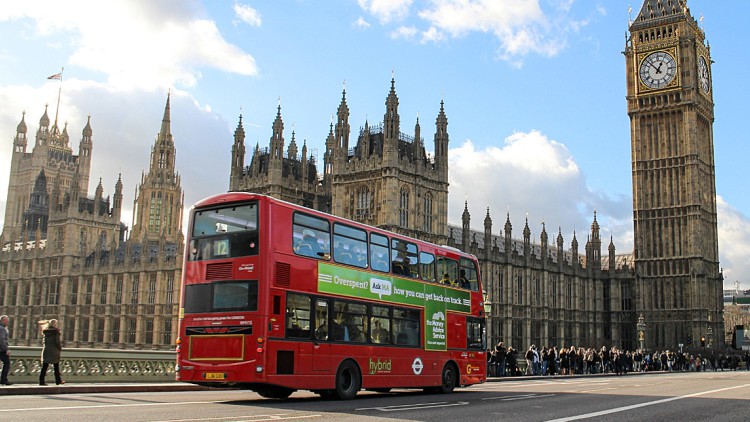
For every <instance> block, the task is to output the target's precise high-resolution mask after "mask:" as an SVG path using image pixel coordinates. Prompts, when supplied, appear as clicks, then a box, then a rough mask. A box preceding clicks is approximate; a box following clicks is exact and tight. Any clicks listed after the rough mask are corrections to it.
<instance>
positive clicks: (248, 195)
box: [191, 192, 477, 260]
mask: <svg viewBox="0 0 750 422" xmlns="http://www.w3.org/2000/svg"><path fill="white" fill-rule="evenodd" d="M253 199H262V200H266V201H270V202H273V203H276V204H280V205H285V206H288V207H290V208H294V209H297V210H300V211H304V212H307V213H311V214H317V215H318V216H323V217H326V218H333V219H336V220H339V221H341V222H345V223H350V224H352V225H357V226H365V227H368V228H369V229H370V230H371V231H375V232H377V233H379V234H384V235H396V236H398V237H400V238H402V239H406V240H410V241H412V242H415V243H420V244H424V245H430V246H433V247H435V248H439V249H443V250H449V251H451V252H455V253H456V254H459V255H463V256H465V257H471V258H473V259H474V260H476V259H477V258H476V256H474V255H473V254H470V253H467V252H464V251H462V250H460V249H458V248H454V247H452V246H447V245H437V244H435V243H431V242H427V241H424V240H419V239H415V238H413V237H410V236H407V235H402V234H400V233H394V232H391V231H388V230H385V229H381V228H379V227H375V226H370V225H367V224H365V223H360V222H358V221H354V220H350V219H348V218H344V217H339V216H336V215H333V214H329V213H326V212H323V211H318V210H315V209H312V208H307V207H305V206H302V205H297V204H294V203H291V202H288V201H284V200H283V199H277V198H273V197H271V196H268V195H264V194H260V193H252V192H227V193H219V194H216V195H211V196H209V197H206V198H203V199H201V200H200V201H198V202H196V203H195V204H194V205H193V207H192V208H191V209H195V208H203V207H210V206H215V205H220V204H225V203H233V202H242V201H249V200H253Z"/></svg>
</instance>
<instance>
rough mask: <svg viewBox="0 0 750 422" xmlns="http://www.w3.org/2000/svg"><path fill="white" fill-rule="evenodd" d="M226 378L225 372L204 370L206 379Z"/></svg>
mask: <svg viewBox="0 0 750 422" xmlns="http://www.w3.org/2000/svg"><path fill="white" fill-rule="evenodd" d="M224 378H226V374H225V373H223V372H206V379H207V380H223V379H224Z"/></svg>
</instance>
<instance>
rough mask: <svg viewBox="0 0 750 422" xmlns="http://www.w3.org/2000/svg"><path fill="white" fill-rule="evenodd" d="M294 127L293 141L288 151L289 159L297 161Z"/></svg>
mask: <svg viewBox="0 0 750 422" xmlns="http://www.w3.org/2000/svg"><path fill="white" fill-rule="evenodd" d="M294 132H295V131H294V126H292V141H291V142H289V148H288V149H287V151H286V154H287V158H289V159H290V160H296V159H297V141H296V140H295V133H294Z"/></svg>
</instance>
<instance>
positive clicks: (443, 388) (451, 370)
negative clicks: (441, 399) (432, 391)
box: [438, 362, 458, 394]
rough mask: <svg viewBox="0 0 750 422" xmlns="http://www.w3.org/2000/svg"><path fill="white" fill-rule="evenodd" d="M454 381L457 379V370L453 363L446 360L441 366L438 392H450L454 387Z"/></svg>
mask: <svg viewBox="0 0 750 422" xmlns="http://www.w3.org/2000/svg"><path fill="white" fill-rule="evenodd" d="M456 381H458V370H456V366H455V365H453V364H452V363H451V362H448V363H446V364H445V366H444V367H443V375H442V381H441V383H440V387H438V392H440V393H443V394H448V393H452V392H453V389H454V388H456Z"/></svg>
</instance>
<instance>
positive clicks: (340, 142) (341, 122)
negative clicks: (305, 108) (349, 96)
mask: <svg viewBox="0 0 750 422" xmlns="http://www.w3.org/2000/svg"><path fill="white" fill-rule="evenodd" d="M336 115H337V117H338V118H337V121H336V147H337V148H339V150H340V152H341V158H343V159H344V160H346V157H347V155H348V154H349V132H350V130H351V129H350V127H349V106H348V105H347V104H346V86H345V87H344V89H343V90H342V91H341V104H339V109H338V111H337V112H336Z"/></svg>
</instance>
